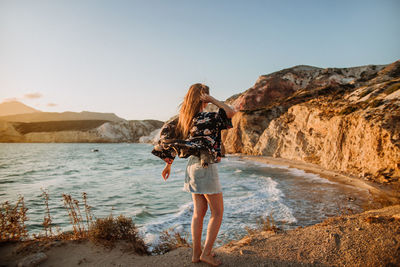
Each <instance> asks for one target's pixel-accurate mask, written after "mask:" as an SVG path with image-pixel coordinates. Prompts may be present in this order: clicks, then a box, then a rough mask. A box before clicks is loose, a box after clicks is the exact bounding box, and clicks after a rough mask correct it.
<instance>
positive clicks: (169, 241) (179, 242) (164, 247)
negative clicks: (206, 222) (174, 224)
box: [153, 229, 190, 254]
mask: <svg viewBox="0 0 400 267" xmlns="http://www.w3.org/2000/svg"><path fill="white" fill-rule="evenodd" d="M187 239H188V234H185V235H182V234H181V233H179V232H175V231H174V230H173V229H168V230H165V231H164V232H162V234H161V235H160V242H159V243H158V245H157V246H156V247H155V248H154V249H153V253H154V254H165V253H167V252H168V251H171V250H174V249H177V248H179V247H190V245H189V243H188V241H187Z"/></svg>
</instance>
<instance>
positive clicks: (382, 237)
mask: <svg viewBox="0 0 400 267" xmlns="http://www.w3.org/2000/svg"><path fill="white" fill-rule="evenodd" d="M233 156H237V157H238V158H240V159H243V160H248V161H254V162H260V163H265V164H269V165H274V166H276V167H284V168H287V167H289V168H296V169H300V170H303V171H305V172H306V173H313V174H317V175H319V176H320V177H322V178H324V179H328V180H330V181H333V182H337V183H342V184H346V185H350V186H354V187H357V188H362V189H365V190H368V191H369V192H370V194H371V195H373V196H374V197H375V198H374V200H373V201H375V199H377V198H381V197H382V195H383V194H385V193H386V191H385V189H381V188H379V186H378V185H374V184H371V183H370V182H367V181H363V180H361V179H359V178H357V177H353V176H350V175H345V174H341V173H338V172H334V171H330V170H326V169H324V168H322V167H320V166H318V165H314V164H308V163H304V162H298V161H292V160H287V159H281V158H271V157H263V156H249V155H233ZM392 193H393V192H392ZM391 198H394V199H395V200H396V201H397V202H398V201H399V199H398V198H395V194H393V196H392V195H391V196H390V197H386V198H385V197H383V199H389V200H390V199H391ZM388 203H389V202H386V204H387V205H386V206H390V207H386V208H383V209H379V210H368V211H365V212H362V213H357V214H352V215H342V216H337V217H332V218H329V219H326V220H324V221H323V222H321V223H318V224H315V225H311V226H306V227H298V228H296V229H292V230H286V231H283V232H274V231H261V230H258V231H257V232H253V234H248V235H246V236H245V237H243V238H241V239H238V240H234V241H231V242H229V243H228V244H224V245H222V246H219V247H215V252H216V254H217V257H218V258H219V259H221V260H222V261H223V263H224V265H223V266H235V267H239V266H246V264H250V266H251V265H255V266H264V265H271V266H277V267H279V266H281V267H284V266H285V267H286V266H326V265H328V266H331V265H343V264H345V265H349V266H359V265H360V264H361V265H363V264H372V265H375V264H377V263H382V262H385V263H388V264H389V263H392V264H398V263H399V261H398V260H396V257H395V254H396V253H398V252H399V251H400V233H399V232H398V229H399V228H398V227H399V226H400V205H397V206H394V204H388ZM391 203H392V202H391ZM41 242H42V243H41V245H40V247H41V248H42V249H40V250H39V251H38V250H36V251H22V253H20V254H19V253H17V251H18V247H19V246H20V245H21V244H22V243H23V242H16V243H5V244H0V255H2V256H0V259H1V260H0V262H3V264H4V265H2V266H15V265H16V264H18V263H19V262H22V261H23V260H24V258H26V257H29V256H34V255H38V256H37V257H39V256H40V255H39V254H40V253H42V254H41V255H42V262H41V263H40V264H39V265H40V266H114V265H115V266H199V267H203V266H208V265H206V264H204V263H196V264H193V263H191V248H188V247H181V248H178V249H175V250H172V251H170V252H168V253H166V254H163V255H153V256H139V255H136V254H134V253H132V252H131V251H127V250H126V245H124V243H123V242H119V243H118V244H117V245H116V247H115V248H114V249H107V248H104V247H102V246H99V245H95V244H93V243H92V242H90V241H89V240H75V241H74V240H69V241H50V242H46V241H41ZM371 245H372V247H371ZM375 254H376V255H375ZM399 259H400V258H399ZM28 266H29V265H28Z"/></svg>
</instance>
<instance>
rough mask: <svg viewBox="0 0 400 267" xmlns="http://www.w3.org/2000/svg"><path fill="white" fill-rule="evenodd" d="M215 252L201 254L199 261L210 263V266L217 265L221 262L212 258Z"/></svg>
mask: <svg viewBox="0 0 400 267" xmlns="http://www.w3.org/2000/svg"><path fill="white" fill-rule="evenodd" d="M214 256H215V254H214V255H213V254H212V253H211V254H209V255H205V254H201V256H200V261H202V262H205V263H208V264H210V265H211V266H219V265H221V263H222V262H220V261H219V260H217V259H215V258H214Z"/></svg>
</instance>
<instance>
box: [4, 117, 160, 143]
mask: <svg viewBox="0 0 400 267" xmlns="http://www.w3.org/2000/svg"><path fill="white" fill-rule="evenodd" d="M162 124H163V122H161V121H157V120H143V121H136V120H134V121H125V120H122V121H106V120H72V121H45V122H30V123H24V122H7V121H0V142H35V143H36V142H37V143H49V142H50V143H53V142H56V143H57V142H60V143H83V142H90V143H92V142H93V143H96V142H106V143H109V142H111V143H113V142H139V138H140V137H142V136H148V135H150V133H152V132H153V131H154V130H156V129H159V128H160V127H161V126H162Z"/></svg>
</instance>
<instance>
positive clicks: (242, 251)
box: [240, 249, 256, 255]
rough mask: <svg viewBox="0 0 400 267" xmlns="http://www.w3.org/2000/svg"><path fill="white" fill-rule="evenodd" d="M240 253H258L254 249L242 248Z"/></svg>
mask: <svg viewBox="0 0 400 267" xmlns="http://www.w3.org/2000/svg"><path fill="white" fill-rule="evenodd" d="M240 254H241V255H250V254H256V252H254V251H252V250H247V249H241V250H240Z"/></svg>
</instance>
